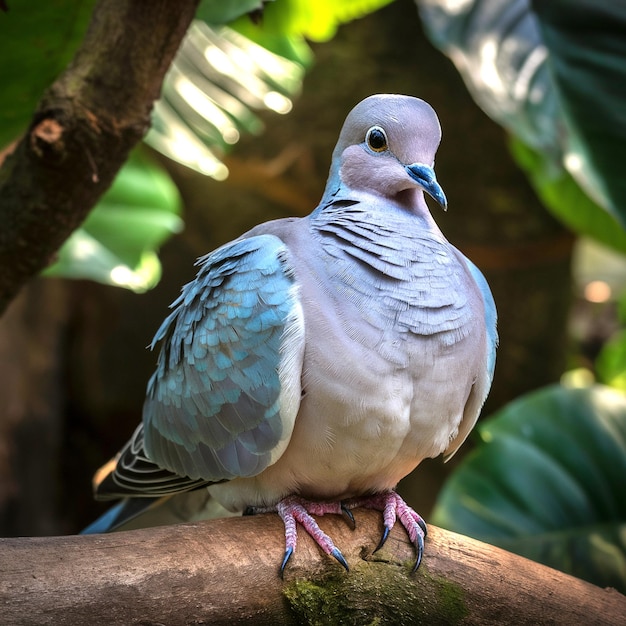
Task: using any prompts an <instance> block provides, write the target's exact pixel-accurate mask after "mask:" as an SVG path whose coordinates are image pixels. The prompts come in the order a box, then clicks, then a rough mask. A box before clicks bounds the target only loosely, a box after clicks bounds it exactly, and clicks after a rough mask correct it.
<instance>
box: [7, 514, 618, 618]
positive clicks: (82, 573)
mask: <svg viewBox="0 0 626 626" xmlns="http://www.w3.org/2000/svg"><path fill="white" fill-rule="evenodd" d="M355 518H356V523H357V524H356V529H355V530H354V531H351V530H350V529H349V528H348V526H347V524H346V523H345V521H344V520H343V519H342V518H340V517H337V516H332V515H331V516H326V517H324V518H321V520H320V526H321V527H322V528H323V529H324V530H325V532H327V533H329V534H331V536H332V537H333V538H334V539H335V540H336V543H337V545H339V546H340V547H341V550H342V552H343V554H344V556H345V557H346V559H347V561H348V563H349V565H350V571H349V572H345V571H344V570H343V568H342V567H341V566H340V565H339V564H338V563H337V562H336V561H335V560H334V559H332V558H331V557H328V556H326V555H324V554H322V553H321V552H320V550H319V549H318V548H317V546H315V545H314V544H313V542H312V540H311V539H310V537H308V535H306V533H305V532H303V531H302V530H301V531H300V541H299V543H298V548H297V550H296V551H295V553H294V555H293V557H292V559H291V561H290V562H289V563H288V565H287V567H286V569H285V574H284V579H283V580H281V578H280V576H279V573H278V566H279V563H280V561H281V558H282V553H283V550H284V540H283V527H282V522H281V521H280V519H279V518H278V516H277V515H259V516H255V517H246V518H231V519H227V520H212V521H210V522H201V523H198V524H183V525H178V526H168V527H159V528H152V529H149V530H136V531H127V532H120V533H113V534H110V535H92V536H74V537H52V538H28V539H4V540H0V583H1V584H0V606H2V621H3V623H6V624H12V625H13V626H20V625H26V624H28V625H33V624H54V625H55V626H65V625H67V626H79V625H81V624H108V625H110V626H114V625H116V624H120V625H122V624H124V625H126V624H131V623H135V624H136V623H140V624H168V626H175V625H177V624H181V625H182V624H212V625H216V624H241V623H254V624H272V625H276V624H374V623H376V624H394V625H395V624H403V625H404V626H406V625H409V624H429V625H432V624H483V625H484V624H498V625H500V624H533V625H536V624H553V625H558V624H563V625H564V626H571V625H572V624H583V623H584V624H589V625H594V624H606V625H607V626H609V625H612V626H614V625H615V624H618V623H620V620H623V618H624V615H626V597H624V596H622V595H621V594H620V593H618V592H617V591H615V590H603V589H600V588H599V587H595V586H593V585H591V584H589V583H586V582H584V581H581V580H578V579H576V578H572V577H571V576H567V575H566V574H563V573H561V572H557V571H555V570H552V569H550V568H547V567H545V566H543V565H539V564H537V563H533V562H532V561H528V560H527V559H524V558H522V557H519V556H515V555H513V554H510V553H508V552H505V551H503V550H501V549H499V548H494V547H492V546H489V545H487V544H484V543H481V542H478V541H475V540H473V539H469V538H467V537H462V536H461V535H456V534H454V533H450V532H448V531H444V530H441V529H438V528H432V527H431V529H430V534H429V536H428V538H427V541H426V554H425V557H424V560H423V562H422V565H421V567H420V569H419V570H418V571H417V573H415V574H412V573H411V569H412V564H413V562H414V559H415V552H414V549H413V547H412V546H411V544H410V543H409V542H408V539H407V536H406V533H405V532H404V530H402V529H401V528H399V527H398V525H396V527H395V528H394V530H393V531H392V533H391V535H390V537H389V539H388V541H387V543H386V544H385V546H384V547H383V549H382V550H380V551H379V552H377V553H375V554H372V549H373V547H374V546H375V545H376V543H377V540H378V537H379V536H380V532H381V530H382V523H381V515H380V514H379V513H377V512H374V511H365V510H362V509H359V510H357V511H356V512H355Z"/></svg>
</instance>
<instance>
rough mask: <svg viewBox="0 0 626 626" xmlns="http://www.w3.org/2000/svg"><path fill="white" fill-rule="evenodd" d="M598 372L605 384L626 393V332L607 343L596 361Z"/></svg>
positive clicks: (618, 333) (616, 335)
mask: <svg viewBox="0 0 626 626" xmlns="http://www.w3.org/2000/svg"><path fill="white" fill-rule="evenodd" d="M596 370H597V372H598V376H599V378H600V380H601V381H602V382H603V383H605V384H606V385H610V386H611V387H615V388H616V389H620V390H622V391H625V392H626V330H622V331H619V332H617V333H616V334H615V335H614V336H613V337H611V338H610V339H609V341H607V342H606V344H605V345H604V346H603V348H602V351H601V352H600V354H599V356H598V358H597V360H596Z"/></svg>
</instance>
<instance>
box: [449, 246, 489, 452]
mask: <svg viewBox="0 0 626 626" xmlns="http://www.w3.org/2000/svg"><path fill="white" fill-rule="evenodd" d="M457 253H458V255H459V258H460V259H462V261H463V262H464V263H465V265H466V267H467V269H468V270H469V272H470V274H471V278H472V279H473V281H474V283H475V285H476V287H477V288H478V291H479V293H480V297H481V300H482V303H483V309H484V318H483V321H484V325H485V326H484V327H485V339H486V344H487V345H486V352H485V367H484V369H483V372H482V375H481V376H479V377H478V378H477V380H476V381H474V385H473V386H472V390H471V392H470V395H469V397H468V399H467V402H466V404H465V409H464V411H463V419H462V420H461V423H460V424H459V429H458V431H457V433H456V435H455V436H454V437H453V438H452V439H451V441H450V443H449V445H448V447H447V449H446V450H445V452H444V460H445V461H448V460H449V459H450V458H451V457H452V456H453V455H454V453H455V452H456V451H457V450H458V449H459V447H460V445H461V444H462V443H463V442H464V441H465V439H466V438H467V436H468V435H469V433H470V431H471V430H472V428H473V427H474V424H476V420H477V419H478V416H479V414H480V410H481V409H482V406H483V404H484V402H485V400H486V399H487V394H488V393H489V389H490V388H491V381H492V380H493V373H494V370H495V366H496V348H497V347H498V331H497V321H498V314H497V311H496V303H495V301H494V299H493V295H492V294H491V289H490V288H489V284H488V283H487V280H486V279H485V277H484V276H483V274H482V272H481V271H480V270H479V269H478V268H477V267H476V266H475V265H474V264H473V263H472V262H471V261H470V260H469V259H468V258H467V257H466V256H465V255H463V254H462V253H461V252H459V251H458V250H457Z"/></svg>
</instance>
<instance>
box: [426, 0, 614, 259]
mask: <svg viewBox="0 0 626 626" xmlns="http://www.w3.org/2000/svg"><path fill="white" fill-rule="evenodd" d="M417 3H418V6H419V9H420V15H421V16H422V19H423V22H424V24H425V26H426V30H427V32H428V34H429V36H430V37H431V39H432V40H433V42H434V43H435V44H436V45H437V46H438V47H440V48H441V49H442V50H443V51H444V52H445V53H446V54H447V55H449V56H450V58H451V59H452V60H453V61H454V63H455V65H456V67H457V69H458V70H459V72H460V73H461V75H462V77H463V79H464V81H465V83H466V84H467V87H468V89H469V91H470V92H471V94H472V96H473V97H474V99H475V100H476V102H477V103H478V104H479V105H480V106H481V107H482V108H483V109H484V110H485V112H486V113H487V114H488V115H490V116H491V117H492V118H493V119H494V120H496V121H497V122H498V123H500V124H502V125H503V126H504V127H505V128H506V129H507V130H508V131H509V132H511V133H512V134H513V135H514V136H515V137H516V138H517V139H518V140H519V141H520V142H521V143H518V144H517V147H518V149H517V150H516V151H515V155H516V157H518V160H519V157H520V153H522V152H524V153H525V154H522V160H523V161H526V163H523V167H524V169H525V170H526V171H527V173H528V174H529V176H530V178H531V182H532V183H533V184H534V185H535V187H536V189H537V191H538V193H539V195H540V196H541V197H542V199H543V200H544V201H545V202H546V204H547V206H548V207H549V208H550V209H551V211H552V212H553V213H554V214H555V215H557V216H558V217H559V218H560V219H562V220H563V221H564V222H565V223H566V224H567V225H568V226H570V227H571V228H573V229H574V230H575V231H576V232H579V233H580V232H583V233H585V234H588V235H590V236H592V237H594V238H597V239H599V240H600V241H602V242H604V243H607V244H609V245H611V246H612V247H615V248H617V249H619V250H623V239H624V238H623V236H621V235H620V234H617V233H615V234H614V235H613V236H612V235H611V233H610V230H611V229H612V228H613V229H615V228H617V227H619V226H620V225H621V226H624V225H626V178H625V177H624V176H623V172H622V169H623V168H622V166H621V162H622V160H623V158H622V155H623V154H624V153H626V114H625V111H626V91H625V90H624V89H623V85H624V83H625V82H626V37H624V36H623V33H624V32H626V4H625V3H624V2H615V1H614V0H553V1H550V2H544V1H543V0H538V1H536V2H532V4H531V0H466V1H465V2H462V3H459V2H458V1H457V0H417ZM522 147H525V148H527V149H525V150H522ZM528 150H531V151H534V153H535V154H534V155H529V154H528ZM529 160H530V161H532V167H530V168H529V167H528V163H527V162H528V161H529ZM541 168H543V171H541ZM568 173H569V175H568ZM574 181H575V182H574ZM581 189H582V190H584V193H585V194H586V195H587V196H589V199H587V200H585V199H584V198H583V192H582V191H581ZM600 207H601V208H602V209H603V210H605V211H606V212H608V213H609V214H608V215H605V216H603V215H601V213H600V211H599V209H600Z"/></svg>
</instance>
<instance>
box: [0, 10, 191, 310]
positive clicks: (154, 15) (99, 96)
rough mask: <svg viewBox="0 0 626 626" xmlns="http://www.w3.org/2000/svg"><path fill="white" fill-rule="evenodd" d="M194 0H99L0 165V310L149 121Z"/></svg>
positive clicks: (93, 198)
mask: <svg viewBox="0 0 626 626" xmlns="http://www.w3.org/2000/svg"><path fill="white" fill-rule="evenodd" d="M197 4H198V0H184V1H182V2H170V1H169V0H158V1H155V2H151V3H150V4H149V5H148V4H144V3H141V2H133V1H132V0H102V1H100V2H99V3H98V4H97V5H96V7H95V9H94V13H93V16H92V19H91V22H90V25H89V28H88V30H87V33H86V35H85V38H84V40H83V42H82V45H81V47H80V48H79V50H78V52H77V53H76V55H75V57H74V60H73V61H72V63H71V64H70V65H69V66H68V68H67V70H66V71H65V72H64V73H63V74H62V75H61V76H60V77H59V79H58V80H57V81H56V82H55V83H54V84H53V85H52V86H51V87H50V89H48V91H47V92H46V94H45V95H44V96H43V98H42V100H41V102H40V103H39V106H38V108H37V111H36V112H35V114H34V117H33V120H32V123H31V125H30V127H29V129H28V131H27V132H26V134H25V136H24V138H23V139H22V141H21V142H19V144H18V145H17V147H16V148H15V150H14V152H13V153H12V154H11V155H10V156H9V157H7V159H6V160H5V163H4V165H3V167H2V169H1V170H0V224H1V225H2V226H1V228H0V313H2V312H3V311H4V310H5V308H6V306H7V304H8V303H9V302H10V300H11V299H12V298H13V297H14V296H15V294H16V293H17V292H18V290H19V289H20V288H21V286H22V285H23V284H24V283H25V282H26V281H27V280H28V279H29V278H31V277H32V276H34V275H35V274H37V273H38V272H40V271H41V270H42V269H43V268H45V267H46V266H47V265H48V264H49V263H50V260H51V259H52V258H53V256H54V253H55V252H56V250H58V248H59V247H60V246H61V244H62V243H63V242H64V241H65V239H67V237H68V236H69V235H70V234H71V233H72V231H73V230H74V229H75V228H77V227H78V226H79V225H80V223H81V222H82V221H83V220H84V219H85V217H86V216H87V213H88V212H89V210H90V209H91V207H93V206H94V204H95V203H96V202H97V200H98V198H99V197H100V196H101V195H102V193H103V192H104V191H105V190H106V189H107V188H108V187H109V185H110V184H111V182H112V181H113V178H114V176H115V174H116V173H117V171H118V170H119V168H120V167H121V165H122V164H123V163H124V161H125V160H126V158H127V156H128V152H129V151H130V149H131V148H132V147H133V146H134V145H135V144H136V143H137V142H138V141H139V140H140V139H141V138H142V137H143V135H144V133H145V132H146V130H147V129H148V127H149V125H150V111H151V109H152V104H153V102H154V101H155V100H156V99H157V98H158V97H159V93H160V89H161V84H162V81H163V77H164V76H165V73H166V71H167V69H168V67H169V65H170V62H171V60H172V58H173V56H174V54H175V53H176V50H177V49H178V46H179V44H180V42H181V40H182V38H183V36H184V34H185V32H186V30H187V27H188V26H189V23H190V22H191V20H192V18H193V16H194V13H195V9H196V6H197Z"/></svg>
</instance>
